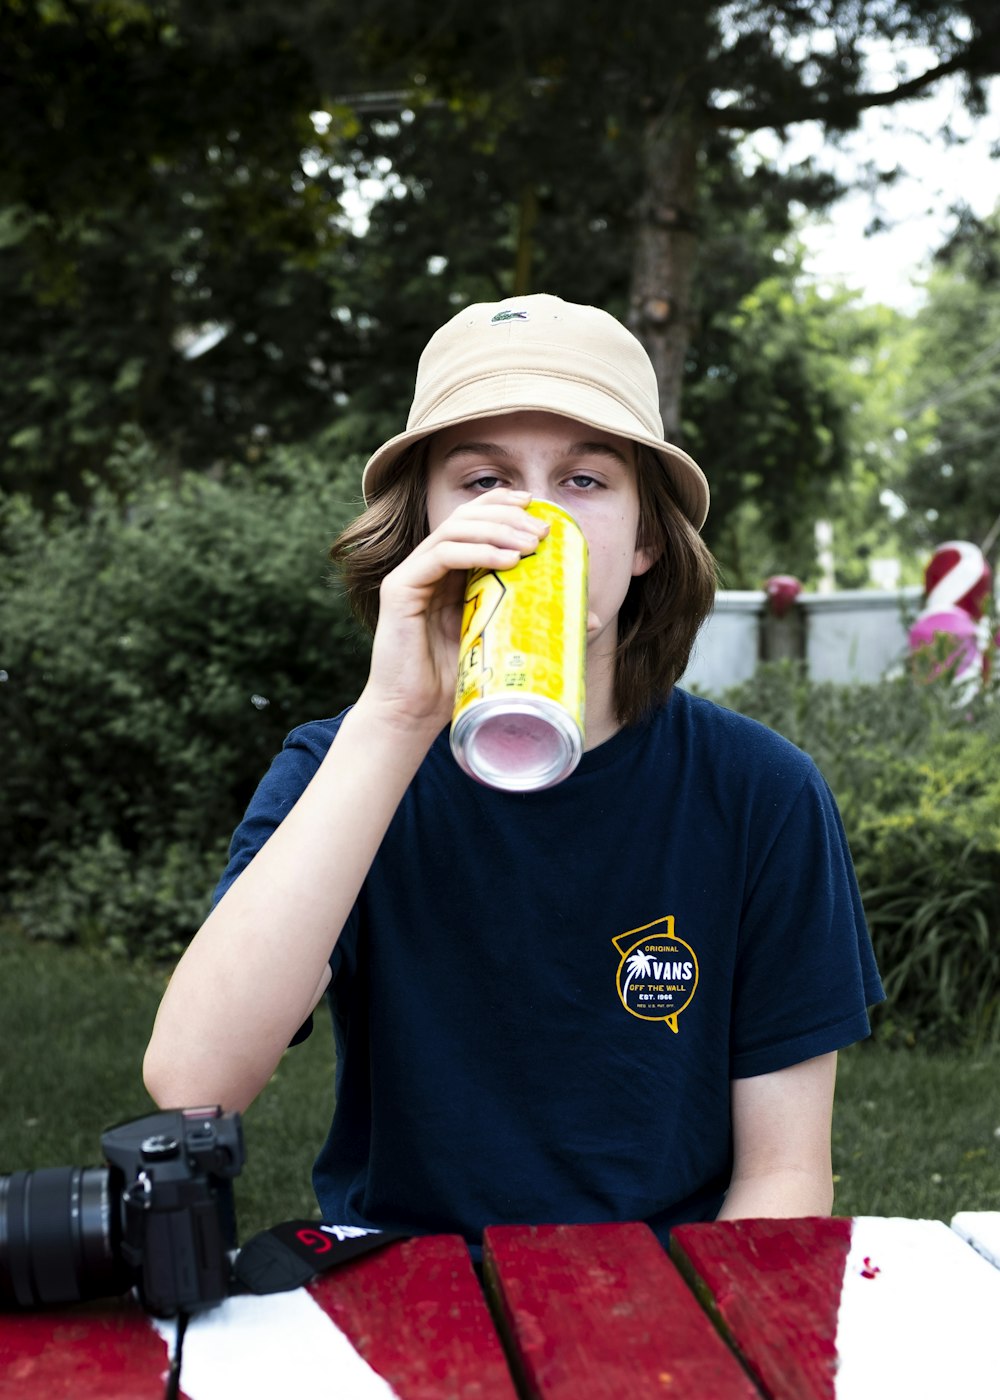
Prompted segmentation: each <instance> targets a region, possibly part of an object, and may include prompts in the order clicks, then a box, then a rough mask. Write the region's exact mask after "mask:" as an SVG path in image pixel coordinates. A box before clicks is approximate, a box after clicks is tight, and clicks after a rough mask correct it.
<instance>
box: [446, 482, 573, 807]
mask: <svg viewBox="0 0 1000 1400" xmlns="http://www.w3.org/2000/svg"><path fill="white" fill-rule="evenodd" d="M527 509H528V513H529V515H535V516H538V517H540V518H541V519H543V520H547V521H548V523H549V533H548V534H547V535H546V536H545V538H544V539H543V540H540V541H539V543H538V547H537V549H536V550H535V552H534V553H533V554H528V555H526V556H525V557H524V558H522V559H521V560H519V562H518V563H517V564H515V565H514V567H513V568H511V569H503V570H499V571H491V570H486V569H474V570H473V571H472V572H471V573H470V574H469V580H468V584H467V586H466V590H465V611H464V613H463V616H462V640H461V644H460V647H459V661H458V685H457V689H456V693H455V710H454V714H453V716H452V724H451V747H452V752H453V753H454V755H455V758H456V759H457V760H458V762H459V763H460V764H461V766H462V768H464V769H465V771H466V773H468V774H469V775H470V776H471V777H473V778H477V779H478V780H479V781H480V782H481V783H486V784H487V785H488V786H490V787H496V788H504V789H506V790H507V791H511V792H529V791H532V790H535V789H539V788H547V787H552V786H553V784H555V783H558V782H560V781H561V779H563V778H565V777H568V776H569V774H570V773H572V771H573V769H574V768H575V767H576V765H577V764H578V763H579V761H580V755H581V754H582V753H583V744H584V727H583V713H584V671H585V667H586V657H587V541H586V540H585V539H584V536H583V532H582V530H581V529H580V527H579V525H577V523H576V521H575V520H574V519H573V517H572V516H571V515H570V514H569V512H568V511H565V510H563V509H562V507H561V506H557V505H554V504H553V503H552V502H551V501H532V503H531V504H530V505H529V506H528V508H527Z"/></svg>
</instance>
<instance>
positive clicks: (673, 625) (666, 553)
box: [330, 439, 717, 725]
mask: <svg viewBox="0 0 1000 1400" xmlns="http://www.w3.org/2000/svg"><path fill="white" fill-rule="evenodd" d="M426 462H427V440H426V439H425V440H423V441H422V442H418V443H415V444H414V445H413V446H411V447H409V448H407V449H406V450H405V451H404V452H403V453H401V454H400V456H399V457H398V458H397V460H396V461H395V462H394V463H393V465H392V467H391V469H390V471H389V473H388V475H387V476H386V477H385V479H384V481H383V482H382V484H381V485H380V488H379V491H378V493H377V495H375V496H373V498H372V500H371V503H370V504H369V506H368V507H367V509H366V510H364V511H363V512H362V513H361V515H359V516H358V518H357V519H356V520H354V521H352V522H351V524H350V525H348V526H347V528H346V529H345V530H343V531H342V532H341V533H340V534H339V535H338V536H337V538H336V539H335V540H334V542H333V545H332V546H331V549H330V558H331V559H332V560H333V562H334V563H335V564H337V565H338V567H339V568H340V570H341V573H342V576H343V580H344V586H345V588H346V590H347V596H348V598H349V600H350V603H351V607H352V608H353V610H354V613H355V616H356V617H357V618H358V620H359V621H360V622H361V623H362V624H363V625H364V626H365V627H366V628H367V629H368V630H369V631H370V632H374V631H375V626H376V623H377V622H378V605H379V587H380V586H381V583H382V580H383V579H384V578H385V576H386V575H387V574H389V573H391V572H392V570H393V569H395V568H396V567H397V565H399V564H401V563H402V562H403V560H404V559H405V558H406V557H407V555H409V554H411V553H412V552H413V550H414V549H415V548H416V547H417V545H418V544H419V543H420V541H421V540H422V539H424V537H425V536H426V535H427V531H428V525H427V477H426ZM636 480H637V484H638V490H639V541H638V543H639V544H640V545H641V547H642V548H644V549H646V550H648V551H649V552H650V553H651V554H653V555H654V556H655V558H654V562H653V564H652V565H651V567H650V568H649V569H647V571H646V572H645V573H644V574H641V575H638V576H637V577H635V578H633V580H632V583H631V586H630V587H629V591H628V593H627V595H626V597H625V601H624V602H623V604H622V607H621V611H620V612H619V614H618V649H617V652H616V654H615V679H614V702H615V714H616V717H617V720H618V723H619V724H623V725H624V724H635V723H636V722H637V721H638V720H640V719H642V717H643V716H644V715H645V714H647V713H648V712H649V711H650V710H652V709H653V708H654V707H655V706H656V705H659V704H662V703H663V701H664V700H666V698H667V696H668V695H669V694H670V691H671V689H672V688H673V686H674V685H675V684H676V682H677V681H678V680H679V679H680V677H681V676H682V675H683V673H684V670H685V669H686V667H687V664H688V659H689V658H690V655H691V648H692V647H693V646H694V641H695V638H696V637H697V635H698V631H699V628H700V627H701V625H702V623H703V622H704V621H705V619H706V617H707V616H708V614H709V613H710V612H711V610H712V605H713V603H714V601H715V589H716V583H717V574H716V567H715V560H714V558H713V557H712V554H711V552H710V551H709V549H708V547H707V546H706V545H705V543H704V541H703V540H702V538H701V536H700V535H699V534H698V532H697V530H695V528H694V526H693V525H692V524H691V522H690V521H689V520H688V518H687V516H686V515H685V514H684V512H683V511H682V510H681V508H680V506H679V505H678V504H677V501H676V499H675V497H674V494H673V491H672V489H671V487H670V482H669V479H668V477H667V474H666V472H665V471H664V469H663V464H662V462H661V461H660V459H659V457H657V455H656V453H655V452H653V451H652V449H651V448H648V447H643V446H642V445H637V446H636Z"/></svg>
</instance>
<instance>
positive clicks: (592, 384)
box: [362, 294, 709, 530]
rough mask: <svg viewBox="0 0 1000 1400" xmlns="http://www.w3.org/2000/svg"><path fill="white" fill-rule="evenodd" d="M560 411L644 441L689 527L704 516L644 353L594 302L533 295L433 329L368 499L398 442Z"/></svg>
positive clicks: (700, 494) (368, 477) (689, 463)
mask: <svg viewBox="0 0 1000 1400" xmlns="http://www.w3.org/2000/svg"><path fill="white" fill-rule="evenodd" d="M524 409H528V410H535V411H542V412H546V413H559V414H562V415H564V416H565V417H567V418H575V419H577V420H578V421H579V422H581V423H586V424H587V425H588V426H589V427H592V428H603V429H604V430H605V432H609V433H616V434H617V435H618V436H619V437H623V438H630V439H631V440H632V441H633V442H641V443H644V444H645V445H646V446H647V447H651V448H652V449H653V451H654V452H655V453H656V454H657V455H658V457H659V458H660V460H661V461H662V463H663V465H664V467H665V468H666V471H667V474H668V476H669V477H670V480H671V483H672V484H673V487H674V490H675V492H676V495H677V500H678V502H679V503H680V506H681V508H682V510H683V511H684V513H685V514H686V515H687V517H688V519H689V520H690V521H691V523H692V524H693V525H694V527H695V529H697V530H700V529H701V527H702V525H704V523H705V517H706V516H707V515H708V503H709V491H708V482H707V481H706V480H705V475H704V473H703V472H702V470H701V468H700V467H699V466H698V464H697V463H696V462H695V461H694V460H693V459H692V458H691V457H689V456H688V454H687V453H686V452H683V451H682V450H681V449H680V448H679V447H674V446H673V444H672V443H669V442H666V441H665V440H664V437H663V420H662V418H661V417H660V407H659V392H658V389H657V384H656V375H655V373H654V371H653V366H652V364H651V363H650V360H649V356H648V355H647V354H646V351H645V350H644V349H643V347H642V345H641V344H640V343H639V341H638V340H637V339H636V338H635V336H634V335H632V333H631V331H628V330H626V328H625V327H624V326H623V325H622V324H621V322H620V321H616V320H615V318H614V317H613V316H609V315H608V313H607V312H606V311H601V310H599V309H598V308H597V307H596V306H579V305H577V304H575V303H574V302H568V301H562V300H561V299H560V298H559V297H554V296H548V295H544V294H539V295H535V296H526V297H509V298H507V300H505V301H501V302H478V303H476V304H475V305H473V306H467V307H466V308H465V309H464V310H463V311H460V312H459V313H458V314H457V315H456V316H453V317H452V319H451V320H450V321H448V322H447V323H446V324H445V325H443V326H442V327H441V329H440V330H438V331H435V333H434V335H432V336H431V338H430V340H429V341H428V342H427V346H426V348H425V350H424V352H423V354H422V355H421V356H420V363H419V364H418V366H417V382H416V386H415V388H414V393H413V404H412V407H411V408H410V415H409V418H408V419H407V423H406V431H405V432H402V433H398V434H397V435H396V437H393V438H390V439H389V441H388V442H386V443H384V444H383V446H382V447H380V448H379V450H378V451H377V452H376V453H374V455H373V456H372V457H371V458H370V459H369V461H368V464H367V466H366V467H365V471H364V476H363V477H362V490H363V491H364V495H365V500H366V501H370V500H371V499H372V497H373V496H375V495H377V494H378V491H379V487H380V486H381V484H382V482H383V481H384V479H385V475H386V472H387V469H388V468H389V467H390V466H391V464H392V463H393V462H394V461H395V459H396V458H397V457H398V456H399V454H400V453H401V452H402V451H403V449H404V448H406V447H409V446H410V444H411V443H414V442H419V441H420V439H421V438H425V437H429V436H430V435H431V434H432V433H436V432H438V431H439V430H440V429H442V428H450V427H452V426H454V425H455V424H456V423H464V422H468V421H470V420H471V419H475V418H492V417H494V416H495V415H497V414H502V413H517V412H519V411H521V410H524Z"/></svg>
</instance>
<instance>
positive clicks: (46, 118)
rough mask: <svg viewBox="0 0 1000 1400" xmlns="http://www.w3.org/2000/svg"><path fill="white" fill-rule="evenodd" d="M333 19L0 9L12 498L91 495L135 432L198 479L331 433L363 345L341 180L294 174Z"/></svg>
mask: <svg viewBox="0 0 1000 1400" xmlns="http://www.w3.org/2000/svg"><path fill="white" fill-rule="evenodd" d="M322 8H323V7H322V6H317V5H315V4H312V5H310V4H305V5H297V6H295V7H292V8H291V9H289V10H288V11H287V12H286V11H285V10H283V9H282V8H280V7H279V6H277V5H264V4H236V5H234V4H230V5H228V6H225V7H220V6H211V7H206V6H201V7H198V6H195V5H194V4H192V3H190V2H189V0H158V2H157V0H153V2H151V3H142V0H99V3H84V2H83V0H2V3H0V208H2V214H0V244H2V246H3V249H4V263H3V272H2V278H3V299H4V317H3V321H2V326H0V349H2V353H3V356H4V363H5V375H4V380H3V384H2V385H0V423H2V425H3V440H4V448H5V451H4V457H3V472H4V482H5V484H6V485H7V486H8V487H11V486H12V487H19V488H24V489H28V490H30V491H32V492H33V493H34V494H35V495H36V496H37V497H39V498H40V499H47V498H48V497H50V496H51V495H52V493H53V491H55V490H58V489H66V490H69V491H70V492H71V493H72V494H74V495H77V496H80V495H82V494H84V493H85V490H86V487H85V485H84V481H85V478H86V477H87V475H88V474H89V475H91V476H92V475H94V474H98V473H101V472H102V471H103V470H104V466H105V463H106V462H107V460H108V457H109V454H110V453H111V451H112V449H113V447H114V444H115V441H116V439H117V438H118V437H119V435H120V434H121V432H122V430H123V429H125V430H127V431H128V432H129V433H131V432H132V431H133V430H134V429H135V428H138V429H140V430H141V431H142V432H143V433H144V434H145V435H146V436H147V437H148V438H149V439H150V440H151V441H152V442H154V443H155V444H156V447H157V449H158V454H159V458H160V461H161V462H162V463H165V464H166V465H168V466H174V467H176V468H179V467H181V466H184V465H193V466H199V467H202V468H204V467H208V466H210V465H212V463H213V462H214V461H216V460H218V459H226V458H231V457H233V456H237V457H238V456H242V455H245V454H246V453H247V452H248V451H250V452H252V451H253V450H255V449H256V448H257V447H259V442H260V440H261V439H263V440H268V439H278V440H280V439H282V438H285V439H288V438H293V437H297V436H302V435H305V434H307V433H308V432H310V431H311V430H312V429H314V428H315V427H317V426H318V425H320V424H322V423H324V422H325V421H326V420H327V419H328V417H329V414H330V405H331V401H332V399H333V397H334V395H335V393H336V392H337V389H338V383H337V372H338V371H337V366H338V363H339V361H340V360H341V359H342V358H343V357H344V356H345V355H349V353H350V338H349V337H348V336H347V335H346V334H345V332H344V329H343V327H342V325H341V323H340V321H338V320H337V319H336V318H335V317H333V316H331V315H330V302H331V300H332V302H333V304H334V305H336V295H337V285H338V269H339V266H340V262H339V260H340V256H341V247H340V245H341V242H342V241H343V237H344V234H343V230H342V228H341V227H340V225H339V224H338V222H337V218H336V216H337V214H338V213H339V204H338V194H339V189H340V186H339V182H338V180H337V177H336V174H335V172H334V171H333V170H332V168H331V167H330V166H329V164H327V165H325V166H324V167H323V168H322V170H320V169H319V168H316V170H315V173H314V174H313V175H312V176H309V175H308V174H307V173H306V172H305V170H304V168H303V151H307V150H310V149H314V148H316V147H317V146H321V145H322V144H323V138H322V137H321V136H320V135H319V134H318V133H317V132H316V131H315V130H314V127H313V125H312V123H311V121H310V119H309V112H310V110H311V109H313V108H314V107H317V106H318V105H320V99H321V95H322V94H323V93H325V92H326V91H327V89H326V87H325V85H324V84H323V83H322V82H321V81H320V80H319V78H318V77H317V74H316V72H315V71H314V67H313V63H312V56H311V54H310V49H309V34H310V32H311V30H310V25H312V26H313V27H315V26H316V25H317V24H318V23H319V16H320V15H321V14H322ZM330 80H331V81H335V79H334V78H333V77H332V75H330ZM330 139H331V140H332V139H333V138H332V137H331V138H330ZM318 286H319V287H324V288H325V289H326V291H327V294H326V295H323V296H317V294H316V292H317V287H318ZM204 328H211V329H213V331H214V336H215V343H214V344H213V345H212V348H210V349H208V350H207V351H206V352H205V353H199V352H200V351H201V350H202V349H204V348H205V346H206V345H208V344H210V341H205V340H203V341H202V342H201V344H200V345H199V343H198V338H199V332H200V331H201V330H202V329H204Z"/></svg>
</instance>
